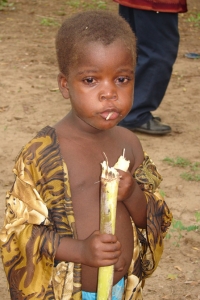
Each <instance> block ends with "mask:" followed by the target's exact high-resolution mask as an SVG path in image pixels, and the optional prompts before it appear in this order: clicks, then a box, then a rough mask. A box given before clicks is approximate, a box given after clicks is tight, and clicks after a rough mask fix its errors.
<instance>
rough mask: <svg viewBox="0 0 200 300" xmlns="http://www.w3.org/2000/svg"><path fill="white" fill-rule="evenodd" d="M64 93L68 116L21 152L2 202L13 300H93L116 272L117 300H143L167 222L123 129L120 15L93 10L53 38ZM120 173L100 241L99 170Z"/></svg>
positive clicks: (126, 74)
mask: <svg viewBox="0 0 200 300" xmlns="http://www.w3.org/2000/svg"><path fill="white" fill-rule="evenodd" d="M56 51H57V59H58V65H59V69H60V73H59V75H58V85H59V88H60V91H61V93H62V95H63V97H64V98H66V99H67V98H70V101H71V111H70V112H69V113H68V114H67V115H66V116H64V118H63V119H61V120H60V121H59V122H58V123H57V124H55V125H54V126H52V127H51V126H47V127H45V128H44V129H42V130H41V131H40V132H39V133H38V134H37V136H36V137H35V138H34V139H33V140H31V141H30V142H29V143H28V144H27V145H26V146H25V147H24V148H23V149H22V151H21V152H20V154H19V156H18V157H17V159H16V162H15V166H14V169H13V171H14V174H15V182H14V184H13V186H12V188H11V190H10V192H9V193H8V194H7V197H6V211H5V221H4V226H3V228H2V230H1V236H0V239H1V250H2V260H3V264H4V269H5V272H6V275H7V279H8V282H9V288H10V295H11V299H49V300H50V299H56V300H58V299H63V300H66V299H74V300H78V299H87V300H89V299H96V291H97V281H98V268H99V267H101V266H108V265H114V282H113V285H114V287H113V296H112V299H126V300H128V299H137V300H139V299H142V287H143V284H144V279H145V278H147V277H148V276H150V275H151V273H152V272H153V271H154V270H155V268H156V267H157V265H158V262H159V260H160V257H161V254H162V250H163V237H164V235H165V233H166V231H167V229H168V227H169V226H170V222H171V218H172V216H171V213H170V212H169V209H168V207H167V205H166V204H165V202H164V200H163V199H162V198H161V196H160V195H159V193H158V192H156V190H157V187H158V186H159V183H160V181H161V180H162V179H161V176H160V175H159V173H158V172H157V170H156V167H155V165H154V164H153V162H152V161H151V160H150V158H149V157H148V156H147V155H146V154H145V153H144V152H143V149H142V147H141V144H140V142H139V140H138V138H137V136H136V135H135V134H134V133H133V132H131V131H129V130H127V129H125V128H122V127H119V126H117V124H118V123H119V122H120V121H121V120H122V119H123V118H124V117H125V116H126V115H127V114H128V112H129V110H130V109H131V107H132V98H133V87H134V69H135V64H136V43H135V36H134V34H133V33H132V30H131V29H130V27H129V25H128V24H127V23H126V21H125V20H123V19H122V18H121V17H119V16H118V15H117V14H114V13H111V12H105V11H87V12H82V13H79V14H76V15H74V16H72V17H70V18H69V19H67V20H66V21H65V22H64V23H63V25H62V26H61V28H60V30H59V31H58V34H57V38H56ZM123 149H125V156H126V159H128V160H130V167H129V171H128V172H123V171H119V173H120V183H119V192H118V205H117V220H116V235H111V234H100V232H99V222H100V221H99V220H100V175H101V163H102V161H103V160H104V159H105V156H104V153H105V154H106V157H107V159H108V163H109V166H113V165H114V164H115V163H116V162H117V160H118V158H119V156H120V155H122V152H123Z"/></svg>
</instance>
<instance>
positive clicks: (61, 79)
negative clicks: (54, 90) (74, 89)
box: [58, 73, 69, 99]
mask: <svg viewBox="0 0 200 300" xmlns="http://www.w3.org/2000/svg"><path fill="white" fill-rule="evenodd" d="M58 87H59V89H60V91H61V94H62V95H63V97H64V98H65V99H68V98H69V89H68V81H67V77H66V76H65V75H64V74H63V73H59V74H58Z"/></svg>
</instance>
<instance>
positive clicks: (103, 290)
mask: <svg viewBox="0 0 200 300" xmlns="http://www.w3.org/2000/svg"><path fill="white" fill-rule="evenodd" d="M129 163H130V162H129V161H127V160H126V159H125V157H124V152H123V156H120V157H119V159H118V161H117V163H116V164H115V165H114V167H111V168H110V167H109V166H108V161H107V160H106V161H103V163H102V164H101V165H102V174H101V214H100V232H101V233H108V234H114V233H115V223H116V208H117V194H118V185H119V173H118V172H117V170H116V169H120V170H123V171H127V170H128V167H129ZM113 275H114V265H111V266H106V267H100V268H99V272H98V287H97V300H110V299H111V297H112V286H113Z"/></svg>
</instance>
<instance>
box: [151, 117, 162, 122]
mask: <svg viewBox="0 0 200 300" xmlns="http://www.w3.org/2000/svg"><path fill="white" fill-rule="evenodd" d="M152 118H153V119H156V120H158V121H160V122H161V117H159V116H152Z"/></svg>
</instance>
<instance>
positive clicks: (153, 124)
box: [129, 117, 172, 135]
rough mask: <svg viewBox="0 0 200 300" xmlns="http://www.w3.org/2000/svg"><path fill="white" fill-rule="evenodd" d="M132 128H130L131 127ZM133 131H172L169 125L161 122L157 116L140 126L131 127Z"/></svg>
mask: <svg viewBox="0 0 200 300" xmlns="http://www.w3.org/2000/svg"><path fill="white" fill-rule="evenodd" d="M129 129H130V128H129ZM131 130H133V131H138V132H144V133H147V134H158V135H163V134H167V133H170V132H171V130H172V129H171V127H170V126H169V125H166V124H163V123H161V122H160V121H159V120H158V119H157V118H155V117H153V118H151V119H150V120H149V121H147V122H146V123H144V124H142V125H141V126H139V127H135V128H131Z"/></svg>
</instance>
